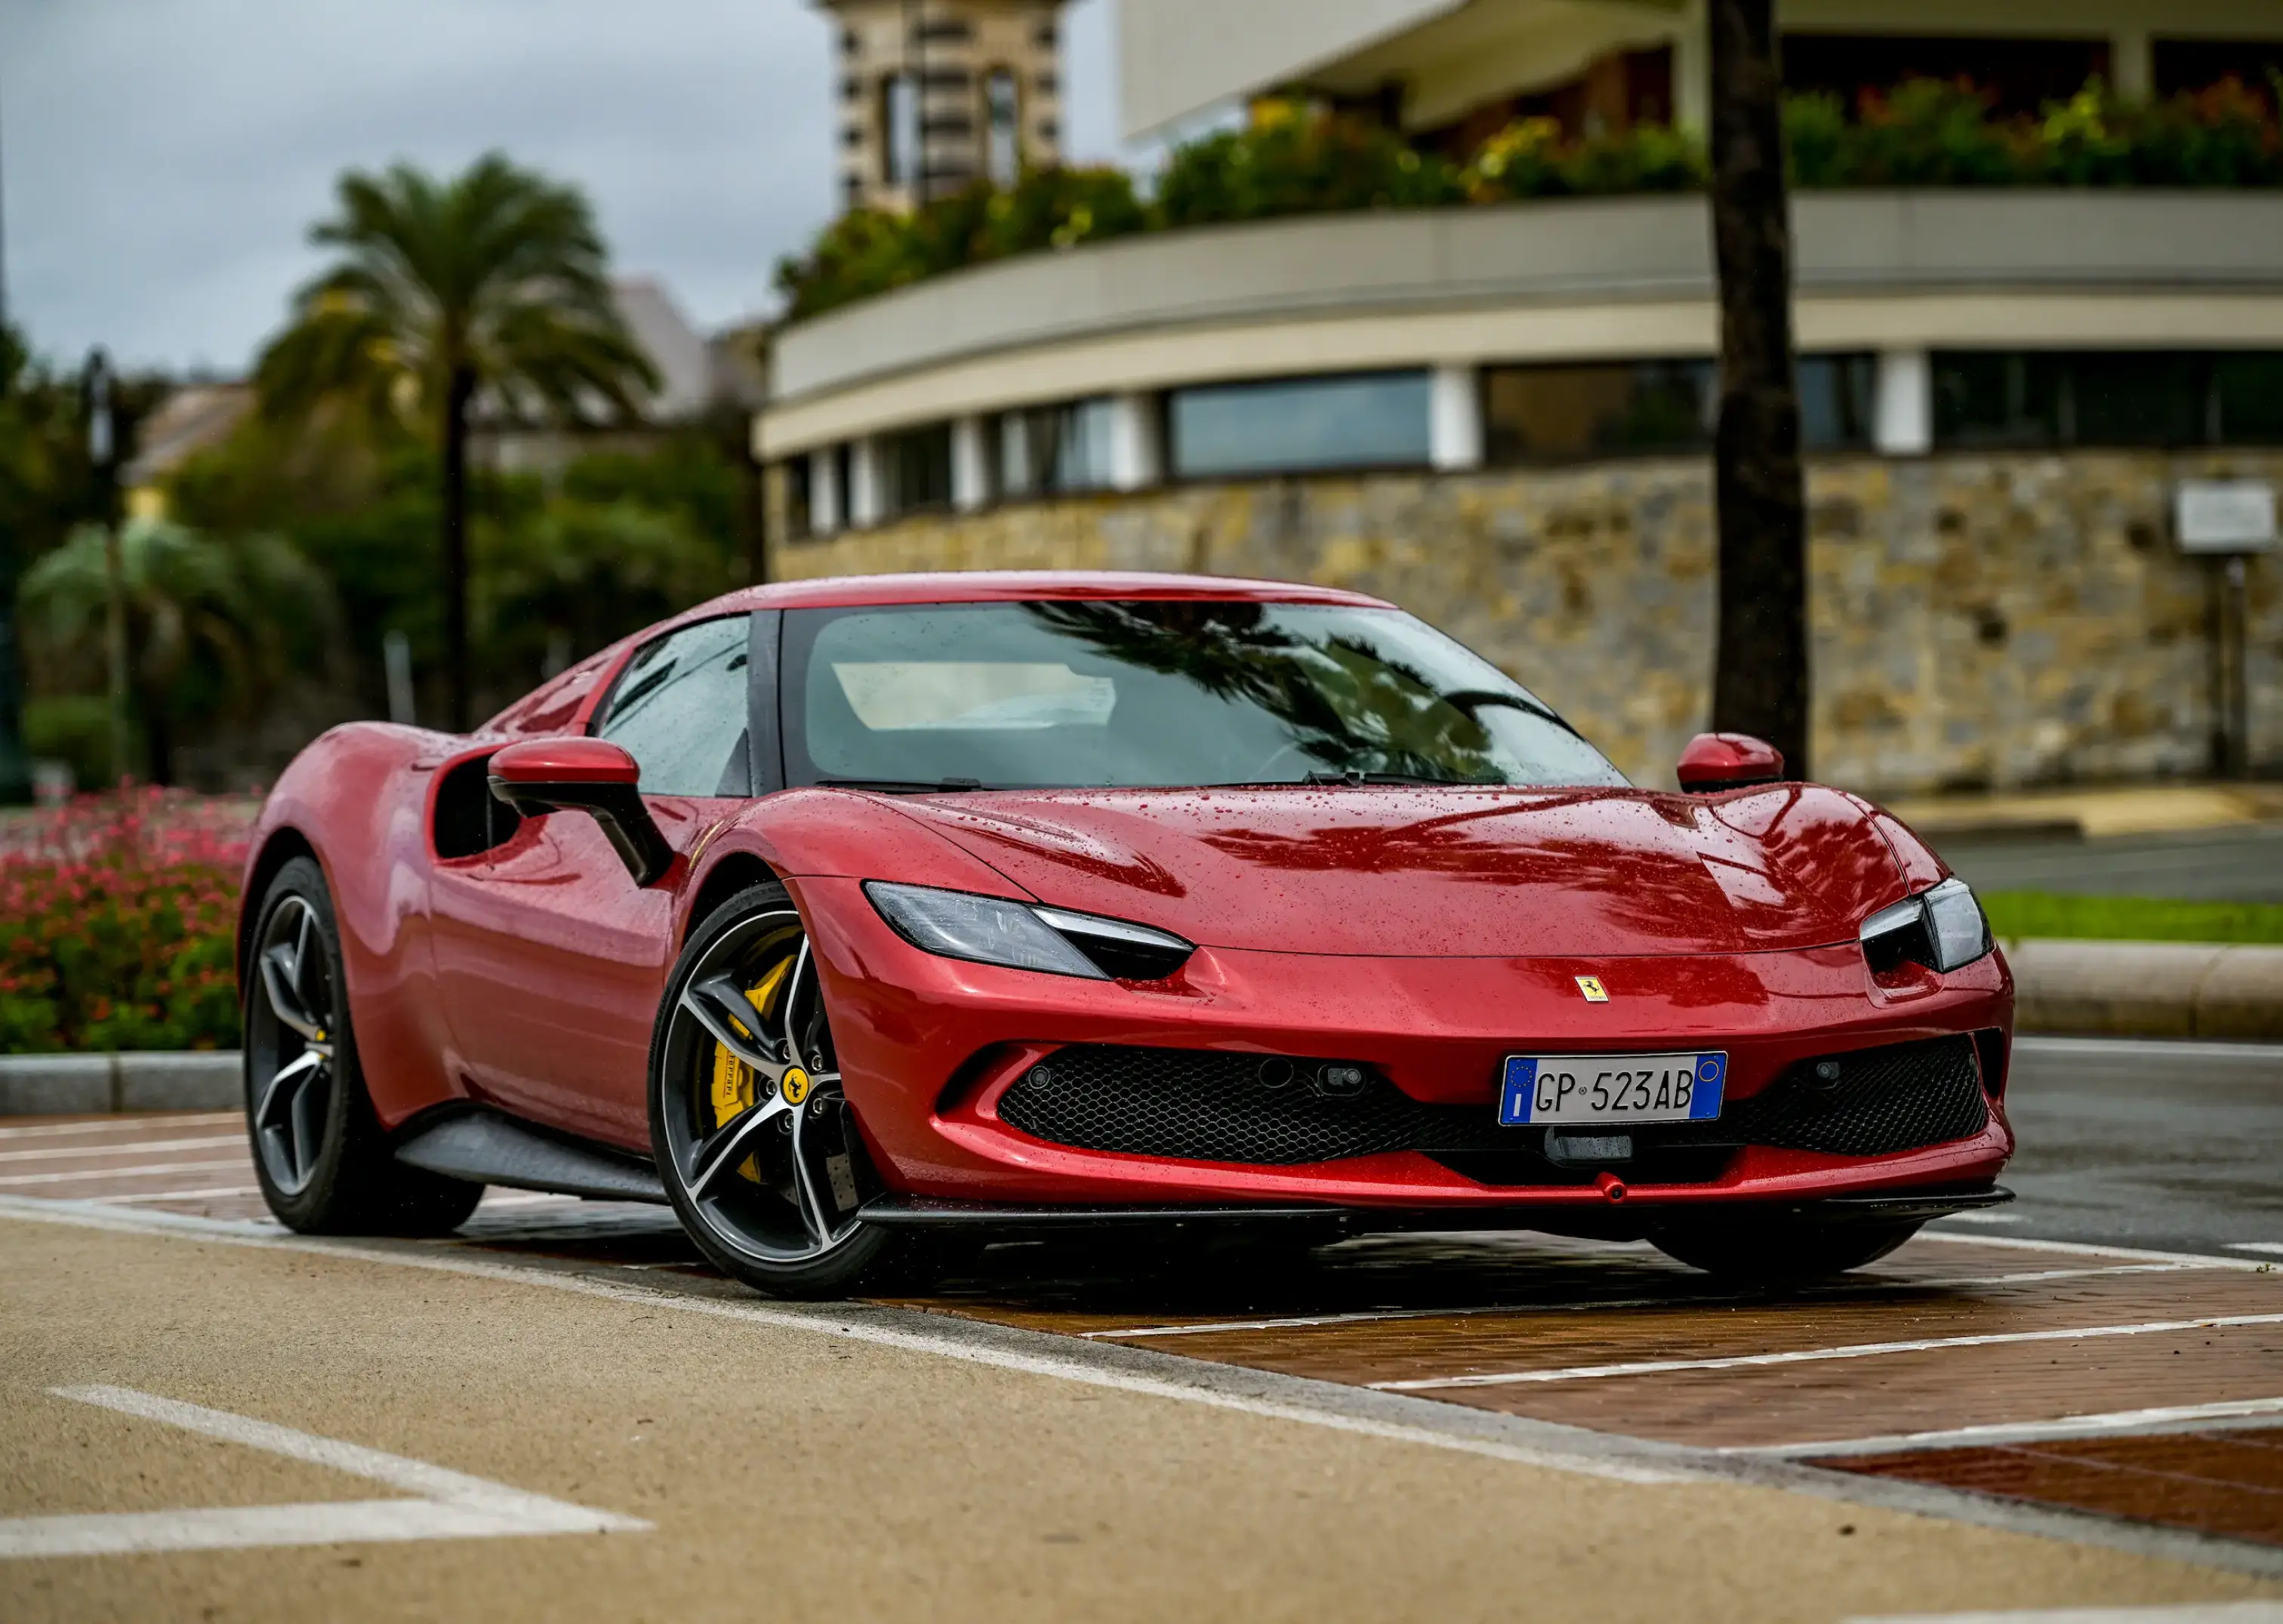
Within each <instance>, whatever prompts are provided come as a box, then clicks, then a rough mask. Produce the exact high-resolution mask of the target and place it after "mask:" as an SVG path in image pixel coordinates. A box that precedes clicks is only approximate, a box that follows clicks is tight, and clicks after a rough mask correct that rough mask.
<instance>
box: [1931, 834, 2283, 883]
mask: <svg viewBox="0 0 2283 1624" xmlns="http://www.w3.org/2000/svg"><path fill="white" fill-rule="evenodd" d="M1935 846H1936V848H1937V849H1938V850H1939V851H1940V852H1941V853H1942V855H1943V859H1944V861H1945V862H1947V863H1949V864H1950V865H1951V867H1952V868H1953V869H1955V870H1956V871H1958V872H1959V873H1960V874H1961V875H1963V876H1964V877H1965V878H1966V879H1967V881H1968V882H1969V883H1970V884H1972V885H1973V886H1975V888H1976V889H1978V890H1983V891H2052V892H2058V893H2060V894H2062V895H2067V896H2154V897H2170V898H2173V899H2175V900H2178V901H2184V902H2283V828H2279V827H2276V826H2274V825H2271V824H2255V825H2252V826H2249V827H2247V828H2237V829H2207V830H2197V831H2194V832H2188V833H2180V834H2162V835H2119V836H2111V837H2109V838H2108V839H2099V840H2086V839H2054V838H2044V839H2035V838H2028V839H2024V838H2015V839H1991V838H1989V837H1986V836H1985V837H1976V838H1973V839H1967V838H1959V839H1936V840H1935Z"/></svg>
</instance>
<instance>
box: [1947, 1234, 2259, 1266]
mask: <svg viewBox="0 0 2283 1624" xmlns="http://www.w3.org/2000/svg"><path fill="white" fill-rule="evenodd" d="M1918 1238H1919V1239H1921V1240H1933V1241H1944V1242H1947V1243H1948V1244H1949V1245H1953V1246H1999V1247H2005V1248H2008V1249H2010V1250H2013V1251H2015V1252H2052V1253H2059V1254H2060V1255H2061V1256H2063V1257H2079V1258H2131V1259H2132V1260H2133V1261H2136V1262H2140V1263H2187V1264H2193V1266H2194V1267H2196V1268H2198V1269H2241V1270H2243V1271H2244V1272H2245V1273H2247V1274H2255V1275H2256V1274H2259V1273H2261V1272H2263V1271H2264V1269H2265V1268H2266V1265H2265V1264H2264V1263H2254V1262H2252V1261H2250V1260H2248V1259H2247V1258H2223V1257H2215V1256H2213V1255H2212V1254H2211V1253H2209V1252H2151V1251H2149V1250H2148V1249H2147V1247H2145V1246H2104V1245H2094V1244H2092V1242H2090V1241H2081V1240H2031V1239H2030V1238H2028V1237H2027V1236H2022V1235H1945V1234H1944V1233H1943V1232H1942V1231H1941V1230H1920V1231H1919V1236H1918Z"/></svg>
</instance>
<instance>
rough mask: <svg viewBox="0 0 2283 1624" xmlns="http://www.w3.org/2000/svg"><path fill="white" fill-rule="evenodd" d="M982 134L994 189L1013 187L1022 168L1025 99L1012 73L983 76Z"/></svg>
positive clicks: (1002, 71) (995, 71) (1004, 70)
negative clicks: (997, 187)
mask: <svg viewBox="0 0 2283 1624" xmlns="http://www.w3.org/2000/svg"><path fill="white" fill-rule="evenodd" d="M983 132H984V133H983V172H984V173H985V174H986V176H989V177H990V179H991V182H992V183H993V185H997V186H1011V185H1013V184H1014V183H1015V181H1016V179H1017V176H1020V174H1021V173H1022V168H1023V96H1022V92H1021V90H1019V89H1017V85H1016V82H1015V75H1014V74H1013V72H1012V71H1010V70H1009V69H1007V68H1003V67H994V68H993V69H992V70H991V71H990V72H989V73H988V74H985V75H984V79H983Z"/></svg>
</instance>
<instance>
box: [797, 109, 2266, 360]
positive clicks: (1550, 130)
mask: <svg viewBox="0 0 2283 1624" xmlns="http://www.w3.org/2000/svg"><path fill="white" fill-rule="evenodd" d="M2270 91H2271V93H2270V94H2269V95H2268V96H2266V97H2263V96H2261V95H2259V94H2255V93H2254V91H2252V90H2247V89H2246V88H2245V87H2244V86H2243V85H2241V84H2240V83H2238V82H2234V81H2232V80H2231V81H2228V82H2225V83H2223V84H2221V85H2219V86H2217V88H2215V89H2213V90H2207V91H2204V92H2203V93H2202V94H2201V95H2197V96H2181V97H2175V98H2172V99H2171V100H2170V101H2162V102H2149V101H2127V100H2125V99H2123V98H2121V97H2118V96H2116V95H2115V94H2114V93H2113V92H2111V91H2109V90H2107V89H2106V88H2104V87H2103V86H2101V85H2100V84H2099V83H2097V82H2096V83H2094V84H2092V85H2089V86H2087V87H2086V88H2085V90H2084V91H2082V92H2081V93H2080V94H2078V95H2077V96H2075V97H2073V98H2070V99H2069V100H2068V101H2066V102H2055V103H2053V104H2051V105H2048V106H2047V107H2046V108H2045V112H2044V113H2043V114H2042V115H2041V116H2039V117H2037V118H2018V119H2007V118H2000V117H1998V116H1996V115H1995V114H1993V113H1991V109H1990V105H1989V101H1988V98H1986V97H1984V96H1983V94H1981V93H1980V92H1979V91H1976V90H1974V89H1973V88H1972V87H1971V86H1968V85H1965V84H1957V83H1952V82H1947V81H1942V80H1927V79H1920V80H1911V81H1908V82H1905V83H1903V84H1901V85H1898V86H1897V87H1896V88H1895V89H1894V90H1891V91H1890V92H1887V93H1886V94H1883V95H1874V96H1866V97H1865V98H1863V99H1862V101H1861V102H1860V104H1859V105H1857V106H1855V107H1853V108H1850V107H1848V106H1847V105H1845V104H1844V103H1843V102H1842V101H1841V100H1840V99H1839V98H1836V97H1832V96H1797V97H1793V98H1789V99H1788V101H1787V103H1786V105H1785V109H1784V133H1785V138H1786V142H1787V144H1788V147H1789V150H1790V156H1791V169H1792V175H1793V178H1794V180H1795V182H1796V183H1797V184H1799V185H1801V186H1805V187H1840V186H2246V187H2248V186H2261V187H2265V186H2283V134H2279V130H2278V126H2277V120H2276V114H2275V112H2274V96H2275V94H2277V93H2283V88H2279V87H2271V88H2270ZM1707 173H1708V168H1707V164H1706V160H1705V154H1704V148H1703V143H1702V142H1701V141H1699V140H1698V139H1697V137H1695V136H1694V135H1691V134H1689V133H1687V132H1686V131H1682V130H1677V129H1668V128H1666V127H1664V126H1663V125H1655V124H1649V125H1638V126H1635V127H1634V128H1632V129H1623V130H1617V131H1612V132H1609V133H1607V134H1603V135H1598V136H1585V137H1571V136H1566V135H1564V134H1563V133H1562V129H1561V127H1560V126H1559V125H1558V124H1556V123H1555V122H1554V121H1552V120H1550V119H1523V120H1519V121H1516V122H1515V123H1513V124H1510V125H1508V127H1507V128H1506V129H1503V130H1501V131H1500V132H1499V133H1498V134H1497V135H1495V136H1493V137H1491V138H1490V140H1489V141H1487V142H1486V143H1484V145H1483V146H1482V148H1481V149H1480V150H1479V151H1478V152H1477V153H1476V154H1475V155H1474V157H1473V158H1472V159H1471V160H1469V162H1468V163H1467V164H1466V165H1465V166H1464V167H1461V166H1460V165H1459V164H1457V163H1454V162H1453V161H1452V160H1450V159H1448V158H1445V157H1443V156H1441V155H1440V154H1438V153H1436V152H1425V151H1421V150H1419V149H1417V148H1414V146H1412V145H1411V144H1409V143H1408V142H1406V140H1404V139H1403V137H1400V136H1399V135H1396V134H1394V133H1392V132H1391V131H1389V130H1386V129H1381V128H1379V127H1377V126H1375V125H1373V124H1371V123H1369V122H1367V121H1362V120H1358V119H1354V118H1348V117H1342V116H1338V115H1335V114H1331V113H1321V112H1315V111H1312V110H1310V109H1308V108H1306V107H1305V106H1302V105H1297V104H1294V103H1291V102H1286V101H1266V102H1263V103H1261V104H1260V105H1258V107H1257V108H1256V109H1255V110H1254V114H1253V118H1252V121H1251V123H1250V124H1249V125H1248V126H1247V127H1246V128H1244V129H1235V130H1223V131H1220V132H1219V133H1217V134H1214V135H1211V136H1207V137H1204V139H1202V140H1199V141H1195V142H1192V143H1190V144H1188V145H1186V146H1183V147H1180V148H1179V149H1177V150H1176V151H1175V152H1173V156H1172V158H1171V159H1170V160H1168V162H1167V164H1166V167H1165V173H1164V175H1163V176H1160V177H1159V180H1158V184H1157V196H1156V198H1155V199H1151V200H1149V201H1148V202H1146V203H1145V202H1144V201H1142V200H1141V199H1139V198H1138V197H1136V195H1135V194H1134V187H1133V183H1132V182H1131V181H1130V180H1128V179H1127V178H1126V176H1125V175H1123V174H1122V173H1120V172H1119V171H1118V170H1116V169H1078V168H1071V169H1059V168H1057V169H1040V170H1035V171H1032V172H1031V173H1029V174H1026V175H1025V176H1024V177H1023V178H1022V180H1021V181H1019V182H1018V183H1017V184H1016V185H1014V186H1013V187H1011V188H1007V189H1003V190H1002V189H998V188H994V187H993V186H991V185H989V184H988V183H983V184H978V185H976V186H973V187H970V188H969V189H968V190H967V191H962V192H961V193H960V194H959V195H958V196H956V197H953V198H947V199H943V200H942V201H940V202H936V203H931V204H929V205H928V206H927V207H924V208H922V209H918V210H916V211H915V212H914V213H912V214H911V215H892V214H886V213H883V212H880V211H877V210H865V209H860V210H856V211H854V212H852V213H850V214H847V215H843V216H841V218H840V219H839V220H838V221H836V222H835V223H833V224H832V225H830V226H829V227H827V228H826V229H825V230H824V232H823V234H822V236H820V237H819V238H817V239H816V242H815V244H814V246H812V247H811V248H810V250H809V252H808V253H807V254H806V255H803V256H801V257H799V258H796V259H787V260H785V261H783V262H781V263H780V264H779V265H778V267H777V285H778V287H779V289H780V290H781V291H782V292H783V293H784V295H785V301H786V314H787V315H788V316H790V317H791V318H792V319H793V320H796V321H798V320H800V319H801V318H803V317H805V316H817V315H822V313H823V312H825V311H827V310H830V309H836V308H839V307H840V306H842V305H846V304H853V303H854V302H855V301H858V300H860V299H869V298H870V297H872V296H873V295H874V294H877V293H886V292H888V291H889V290H891V289H892V288H898V287H901V286H904V285H907V284H908V283H912V282H917V281H920V280H922V279H923V278H924V277H932V276H937V275H939V274H941V273H942V272H944V271H947V270H956V269H961V268H962V267H964V266H968V265H975V264H980V263H983V262H986V261H990V260H994V259H1001V258H1004V257H1006V256H1008V255H1010V254H1028V253H1033V252H1038V251H1040V250H1059V249H1066V248H1071V247H1075V246H1078V245H1079V244H1080V243H1083V242H1091V241H1095V240H1098V239H1101V238H1110V237H1119V236H1124V235H1126V234H1127V233H1128V232H1133V231H1141V230H1177V229H1180V228H1181V227H1185V226H1193V225H1206V224H1213V223H1222V222H1229V221H1241V220H1265V219H1268V218H1271V217H1274V216H1276V215H1305V214H1329V213H1336V212H1339V211H1343V210H1355V209H1383V208H1438V207H1450V206H1453V205H1467V204H1493V203H1506V202H1511V201H1515V200H1518V199H1526V198H1547V197H1597V196H1609V195H1619V194H1626V193H1634V192H1653V191H1691V190H1694V189H1695V188H1698V187H1701V186H1703V184H1704V183H1705V178H1706V176H1707Z"/></svg>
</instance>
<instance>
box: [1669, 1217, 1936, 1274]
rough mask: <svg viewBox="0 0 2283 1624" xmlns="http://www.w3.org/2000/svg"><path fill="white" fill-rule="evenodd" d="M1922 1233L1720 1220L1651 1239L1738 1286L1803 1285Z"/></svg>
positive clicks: (1889, 1227) (1908, 1226) (1886, 1226)
mask: <svg viewBox="0 0 2283 1624" xmlns="http://www.w3.org/2000/svg"><path fill="white" fill-rule="evenodd" d="M1918 1232H1919V1221H1915V1220H1914V1221H1913V1222H1907V1223H1851V1224H1818V1223H1815V1222H1812V1221H1808V1220H1804V1219H1800V1218H1795V1217H1791V1216H1789V1215H1784V1216H1780V1217H1778V1216H1770V1217H1760V1218H1726V1217H1716V1218H1712V1219H1710V1220H1708V1221H1707V1222H1703V1223H1698V1224H1691V1225H1690V1226H1689V1227H1687V1228H1686V1229H1682V1228H1677V1227H1676V1228H1673V1229H1670V1230H1661V1231H1659V1232H1658V1233H1656V1234H1654V1235H1652V1236H1650V1237H1649V1238H1650V1239H1651V1240H1652V1241H1653V1242H1655V1243H1656V1248H1657V1250H1658V1251H1660V1252H1662V1253H1664V1254H1665V1255H1666V1256H1667V1257H1670V1258H1675V1259H1678V1260H1679V1261H1681V1262H1683V1263H1686V1264H1687V1265H1688V1266H1689V1267H1690V1268H1691V1269H1703V1271H1704V1272H1705V1273H1707V1274H1709V1275H1712V1276H1716V1277H1718V1278H1719V1279H1721V1280H1724V1281H1726V1282H1727V1283H1729V1284H1734V1285H1802V1284H1807V1283H1808V1282H1810V1281H1814V1280H1826V1279H1829V1278H1830V1277H1832V1276H1834V1275H1843V1274H1845V1273H1846V1272H1847V1271H1848V1270H1849V1269H1860V1268H1862V1267H1863V1266H1864V1265H1865V1264H1866V1263H1875V1262H1877V1261H1879V1260H1880V1259H1881V1258H1882V1257H1885V1256H1886V1255H1887V1254H1888V1253H1890V1252H1892V1251H1893V1250H1894V1249H1895V1248H1896V1247H1897V1246H1899V1245H1902V1244H1903V1243H1904V1242H1905V1241H1906V1240H1908V1239H1910V1238H1911V1237H1912V1236H1913V1235H1915V1234H1917V1233H1918Z"/></svg>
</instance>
